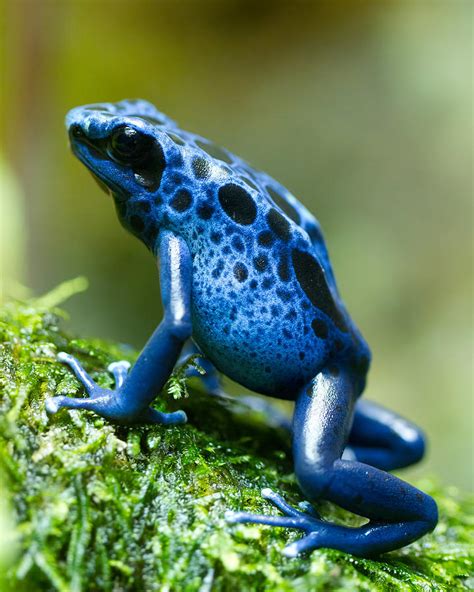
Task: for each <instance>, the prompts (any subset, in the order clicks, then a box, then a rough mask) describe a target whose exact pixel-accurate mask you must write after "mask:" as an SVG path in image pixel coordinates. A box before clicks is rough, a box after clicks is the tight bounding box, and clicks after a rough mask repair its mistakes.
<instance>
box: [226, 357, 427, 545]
mask: <svg viewBox="0 0 474 592" xmlns="http://www.w3.org/2000/svg"><path fill="white" fill-rule="evenodd" d="M352 382H353V381H352V378H351V376H350V374H349V373H347V372H346V371H345V370H344V369H343V368H340V369H334V368H331V371H323V372H321V373H320V374H318V376H317V377H316V378H315V379H314V380H313V381H312V383H311V384H310V385H309V386H308V387H306V388H305V389H303V390H302V391H301V392H300V393H299V395H298V397H297V401H296V407H295V414H294V419H293V455H294V462H295V473H296V477H297V480H298V483H299V485H300V487H301V489H302V491H303V493H304V494H305V495H306V496H307V498H308V499H310V500H316V499H321V498H322V499H326V500H328V501H331V502H333V503H335V504H337V505H339V506H341V507H343V508H345V509H346V510H349V511H351V512H354V513H355V514H358V515H360V516H364V517H366V518H369V522H368V523H367V524H365V525H363V526H361V527H358V528H348V527H345V526H341V525H339V524H333V523H331V522H327V521H324V520H321V519H320V518H318V517H317V516H314V515H313V514H305V513H299V514H298V515H295V512H296V511H297V510H295V509H294V508H291V506H287V505H283V504H282V503H281V502H280V500H278V502H279V503H277V504H276V505H278V507H279V508H280V509H281V510H282V511H283V512H284V514H285V516H261V515H252V514H249V513H246V512H232V513H230V514H228V515H227V518H228V519H229V520H230V521H231V522H240V523H243V522H257V523H261V524H273V525H276V526H286V527H295V528H298V529H300V530H303V531H304V532H305V536H304V537H303V538H301V539H299V540H297V541H295V542H294V543H291V544H290V545H288V546H287V547H286V548H285V550H284V554H285V555H287V556H289V557H294V556H296V555H298V554H299V553H301V552H304V551H311V550H313V549H317V548H321V547H325V548H333V549H339V550H341V551H345V552H346V553H351V554H353V555H356V556H360V557H372V556H377V555H380V554H381V553H385V552H388V551H392V550H394V549H398V548H400V547H403V546H405V545H407V544H409V543H411V542H413V541H415V540H416V539H418V538H419V537H421V536H423V535H424V534H426V533H427V532H430V531H431V530H433V529H434V527H435V526H436V523H437V507H436V504H435V502H434V500H433V499H432V498H431V497H429V496H428V495H426V494H425V493H423V492H422V491H420V490H418V489H416V488H415V487H413V486H411V485H409V484H408V483H405V482H403V481H402V480H400V479H398V478H397V477H395V476H393V475H390V474H389V473H386V472H385V471H382V470H380V469H378V468H375V467H372V466H370V465H368V464H364V463H361V462H359V461H356V460H354V461H348V460H343V459H342V454H343V451H344V447H345V445H346V442H347V439H348V436H349V432H350V427H351V423H352V418H353V414H354V407H355V398H356V397H355V393H354V388H353V384H352ZM272 501H273V503H275V500H272Z"/></svg>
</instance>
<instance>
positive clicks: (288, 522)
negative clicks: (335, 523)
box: [225, 488, 329, 557]
mask: <svg viewBox="0 0 474 592" xmlns="http://www.w3.org/2000/svg"><path fill="white" fill-rule="evenodd" d="M262 496H263V497H264V498H265V499H267V500H269V501H271V502H272V503H273V504H274V505H275V506H276V507H277V508H278V509H279V510H281V511H282V512H283V513H284V514H285V515H284V516H265V515H261V514H251V513H249V512H234V511H232V510H228V511H227V512H226V513H225V518H226V520H227V521H228V522H235V523H239V524H246V523H254V524H268V525H269V526H282V527H285V528H299V529H300V530H303V531H304V532H305V533H306V536H304V537H303V538H301V539H298V540H297V541H295V542H294V543H291V544H290V545H287V546H286V547H285V548H284V549H283V554H284V555H286V556H287V557H296V556H297V555H299V554H300V553H303V552H305V551H312V550H313V549H318V548H320V547H324V546H326V545H325V543H326V544H327V541H326V540H325V539H326V536H325V535H327V533H328V528H327V527H328V526H329V524H328V523H327V522H324V521H323V520H322V519H321V518H320V517H319V514H318V513H317V512H316V510H315V509H314V508H313V507H312V506H311V505H310V504H309V503H304V504H300V508H302V509H304V510H305V512H302V511H300V510H297V509H296V508H293V507H292V506H290V505H289V504H288V503H287V502H286V501H285V500H284V499H283V498H282V496H281V495H278V493H275V492H274V491H272V490H271V489H268V488H265V489H262Z"/></svg>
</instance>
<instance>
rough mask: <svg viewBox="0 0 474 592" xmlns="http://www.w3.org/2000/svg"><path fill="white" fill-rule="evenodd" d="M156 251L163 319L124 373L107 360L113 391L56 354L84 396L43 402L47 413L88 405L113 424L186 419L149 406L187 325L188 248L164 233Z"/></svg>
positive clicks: (185, 336)
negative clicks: (69, 370) (68, 367)
mask: <svg viewBox="0 0 474 592" xmlns="http://www.w3.org/2000/svg"><path fill="white" fill-rule="evenodd" d="M158 253H159V259H160V285H161V296H162V301H163V308H164V317H163V320H162V321H161V323H160V325H159V326H158V327H157V329H156V330H155V332H154V333H153V335H152V336H151V338H150V339H149V341H148V343H147V344H146V345H145V347H144V349H143V351H142V352H141V354H140V356H139V357H138V360H137V361H136V363H135V365H134V366H133V368H132V369H131V371H130V372H129V373H128V374H127V370H128V368H127V365H126V363H123V362H118V363H114V364H111V365H110V366H109V370H110V371H111V372H112V373H113V374H114V377H115V382H116V389H115V390H110V389H103V388H100V387H99V386H97V385H96V384H95V383H94V381H93V380H92V379H91V377H90V376H89V375H88V374H87V373H86V372H85V370H84V369H83V368H82V367H81V365H80V364H79V362H78V361H77V360H76V359H75V358H73V356H70V355H68V354H64V353H60V354H59V355H58V359H59V360H60V361H62V362H65V363H67V364H69V365H70V366H71V368H72V370H73V371H74V373H75V374H76V376H77V378H78V379H79V380H80V381H81V382H82V384H83V385H84V386H85V388H86V391H87V393H88V394H89V398H84V399H79V398H70V397H65V396H58V397H53V398H51V399H48V400H47V402H46V410H47V411H48V413H50V414H54V413H56V412H57V411H59V410H60V409H62V408H68V409H88V410H90V411H94V412H95V413H97V414H98V415H101V416H102V417H105V418H106V419H109V420H112V421H115V422H118V423H141V422H143V423H160V424H181V423H184V422H185V421H186V415H185V413H184V412H183V411H176V412H174V413H160V412H159V411H157V410H155V409H153V408H152V407H150V404H151V403H152V402H153V400H154V399H155V397H156V395H157V394H158V393H159V392H160V391H161V389H162V388H163V386H164V384H165V383H166V381H167V380H168V377H169V376H170V374H171V372H172V370H173V367H174V365H175V364H176V361H177V359H178V357H179V354H180V351H181V348H182V346H183V343H184V342H185V341H186V339H188V338H189V336H190V335H191V329H192V327H191V281H192V260H191V254H190V252H189V249H188V247H187V245H186V243H185V241H184V240H183V239H181V238H179V237H176V236H175V235H173V234H172V233H170V232H168V231H164V232H162V234H161V237H160V242H159V247H158Z"/></svg>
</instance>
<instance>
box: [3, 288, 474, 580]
mask: <svg viewBox="0 0 474 592" xmlns="http://www.w3.org/2000/svg"><path fill="white" fill-rule="evenodd" d="M73 290H74V286H73V287H72V288H71V285H65V286H63V287H61V288H60V289H59V290H58V291H56V292H54V293H53V294H51V295H48V296H46V297H43V298H42V299H38V300H36V301H30V302H26V303H11V304H8V305H6V306H4V308H3V309H2V310H1V312H0V447H1V448H0V462H1V469H2V481H3V483H4V487H3V489H4V491H6V493H7V496H6V497H7V505H6V506H5V505H4V506H3V513H4V516H3V519H2V521H1V522H2V526H1V528H2V532H3V535H4V537H3V540H4V543H3V544H2V545H1V550H2V552H3V555H4V557H3V564H0V570H1V571H3V573H4V579H3V582H0V585H1V586H2V588H3V589H14V590H16V591H21V590H25V591H26V590H27V591H29V592H31V591H35V590H41V591H44V590H61V591H69V590H71V591H74V592H79V591H81V590H87V591H90V590H111V591H112V590H113V591H118V590H147V591H151V590H160V591H182V590H184V591H189V592H191V591H201V592H204V591H211V590H216V591H240V590H244V591H247V590H265V591H273V590H278V591H292V590H301V591H307V590H312V591H318V590H324V591H326V590H463V589H469V587H470V585H471V586H472V585H474V579H473V578H472V576H471V574H472V551H471V550H472V532H470V531H469V516H470V515H471V516H472V513H471V514H470V513H469V507H468V504H469V500H468V499H467V496H463V495H461V494H460V493H459V492H458V491H456V490H455V489H454V488H449V489H441V488H439V487H435V486H433V485H432V484H430V483H429V482H423V483H422V484H419V485H420V486H421V487H422V488H423V489H424V490H426V491H428V492H429V493H430V494H431V495H433V496H434V497H435V498H436V500H437V502H438V504H439V508H440V515H441V517H440V523H439V525H438V527H437V529H436V530H435V532H434V533H433V534H431V535H429V536H426V537H424V538H423V539H421V540H420V541H417V542H416V543H414V544H412V545H410V546H409V547H406V548H404V549H402V550H400V551H397V552H392V553H389V554H387V555H385V556H383V558H381V559H380V560H378V561H376V560H366V559H358V558H355V557H352V556H351V555H347V554H345V553H342V552H338V551H334V550H326V549H322V550H318V551H315V552H313V553H312V554H311V555H308V556H304V557H298V558H296V559H288V558H285V557H284V556H282V554H281V550H282V548H283V547H284V546H285V545H286V544H288V543H289V542H291V541H292V540H295V539H296V538H297V537H299V536H301V534H300V533H299V532H298V531H294V530H287V529H282V528H269V527H265V526H254V525H245V526H244V525H239V526H236V525H233V526H232V525H229V524H227V523H226V522H225V521H224V512H225V510H226V509H247V510H250V511H257V512H265V513H277V510H275V509H274V508H273V507H271V506H270V505H269V504H268V502H266V501H265V500H263V499H262V497H261V496H260V490H261V489H262V487H271V488H274V489H277V490H279V491H283V492H284V495H285V496H286V497H287V499H288V500H289V501H290V502H292V503H298V502H300V501H302V496H301V493H300V492H299V490H298V487H297V486H296V483H295V480H294V477H293V475H292V466H291V454H290V448H289V442H288V441H287V438H286V436H285V434H283V433H279V432H278V431H275V430H273V429H271V428H269V427H268V426H266V425H265V423H264V422H263V421H262V420H261V418H258V417H248V418H247V415H246V414H238V413H234V412H233V410H232V409H229V408H226V407H224V406H223V405H222V404H220V403H219V402H218V401H216V400H214V399H210V398H209V397H206V396H205V395H204V394H203V393H202V392H201V391H200V390H199V386H194V387H192V388H190V396H189V398H187V399H182V400H180V401H178V402H176V401H173V400H172V399H171V397H170V396H169V395H167V394H166V393H165V394H163V396H162V397H160V398H159V402H158V405H159V408H160V409H168V410H169V409H171V408H177V407H181V408H184V409H185V410H186V412H187V413H188V416H189V419H190V421H189V423H188V424H187V425H185V426H180V427H175V428H164V427H160V426H158V427H157V426H153V427H150V426H148V427H145V426H143V427H133V428H130V427H117V426H113V425H110V424H108V423H107V422H105V421H104V420H102V419H100V418H98V417H97V416H94V415H93V414H90V413H87V412H77V411H63V412H61V413H60V414H58V415H57V416H55V417H54V418H52V419H50V418H48V417H47V415H46V413H45V407H44V400H45V398H46V397H48V396H52V395H54V394H59V393H62V394H71V395H73V394H75V393H80V392H82V389H81V386H80V384H79V383H78V382H77V381H76V379H75V378H74V376H73V375H72V373H71V371H70V370H69V369H68V368H67V367H65V366H63V365H61V364H59V363H58V362H57V361H56V354H57V352H58V351H62V350H64V351H67V352H70V353H72V354H74V355H76V356H78V357H79V358H80V359H81V361H82V362H83V364H84V365H85V367H86V368H87V369H88V370H89V372H90V373H91V374H92V376H93V377H94V378H95V379H96V380H97V382H98V383H99V384H101V385H102V386H112V379H111V376H110V375H109V374H108V373H107V372H106V371H105V368H106V367H107V364H108V363H110V362H111V361H114V360H117V359H122V358H128V359H130V360H133V359H134V357H135V354H134V352H131V351H130V350H125V351H124V348H121V347H119V346H117V345H114V344H109V343H104V342H102V341H99V340H85V339H72V338H71V337H70V336H69V335H68V334H67V333H65V332H64V331H63V330H62V329H61V328H60V325H59V321H60V317H61V316H62V313H61V311H60V310H58V309H57V308H56V306H57V305H58V303H59V301H60V300H61V299H62V298H63V297H64V296H65V295H67V293H68V292H71V291H73ZM3 498H4V499H5V496H3ZM6 508H8V509H7V510H6ZM318 509H319V510H320V511H321V513H322V514H323V516H325V517H327V518H330V519H333V520H334V519H335V520H340V519H341V518H343V519H344V520H345V521H346V523H347V522H349V523H352V524H355V523H357V520H358V518H357V517H354V516H351V515H349V514H347V513H342V512H341V510H338V509H337V508H335V507H333V506H331V505H330V504H326V503H324V504H318ZM8 524H10V530H9V531H8V530H6V529H7V526H6V525H8ZM471 526H472V522H471ZM470 578H471V579H470Z"/></svg>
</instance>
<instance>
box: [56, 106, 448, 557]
mask: <svg viewBox="0 0 474 592" xmlns="http://www.w3.org/2000/svg"><path fill="white" fill-rule="evenodd" d="M66 125H67V130H68V134H69V138H70V142H71V146H72V150H73V152H74V154H75V155H76V156H77V157H78V158H79V160H80V161H81V162H82V163H84V164H85V165H86V167H87V168H88V169H89V170H90V171H91V172H92V174H93V176H94V177H95V178H96V180H97V181H98V183H99V185H100V186H101V187H102V188H103V189H104V190H105V191H106V192H107V193H108V194H110V195H111V196H112V198H113V201H114V203H115V207H116V210H117V215H118V217H119V219H120V222H121V223H122V225H123V226H124V227H125V228H126V229H127V230H129V231H130V232H131V233H132V234H134V235H135V236H136V237H137V238H139V239H140V240H141V241H143V242H144V243H145V245H146V246H147V247H148V248H149V249H150V251H151V252H152V253H153V255H154V256H155V257H156V259H157V261H159V277H160V285H161V295H162V301H163V308H164V316H163V320H162V321H161V323H160V324H159V325H158V327H157V329H156V330H155V332H154V333H153V335H152V336H151V337H150V339H149V341H148V343H147V344H146V345H145V348H144V349H143V351H142V353H141V354H140V356H139V357H138V360H137V361H136V363H135V365H134V366H133V367H132V368H131V369H130V371H128V370H129V366H128V364H127V363H125V362H116V363H114V364H111V365H110V366H109V371H110V372H111V373H112V374H113V376H114V379H115V384H116V388H115V390H109V389H103V388H100V387H98V386H97V385H96V384H95V383H94V381H93V380H92V379H91V377H90V376H89V375H88V374H87V373H86V372H85V371H84V369H83V368H82V367H81V366H80V364H79V363H78V361H77V360H76V359H75V358H73V357H72V356H71V355H69V354H66V353H60V354H59V355H58V359H59V360H60V361H61V362H64V363H66V364H68V365H69V366H70V367H71V369H72V370H73V372H74V373H75V375H76V376H77V378H78V379H79V380H80V381H81V382H82V384H83V385H84V387H85V389H86V391H87V393H88V395H89V396H88V397H87V398H69V397H66V396H57V397H54V398H50V399H49V400H48V401H47V411H48V412H49V413H51V414H53V413H56V412H57V411H58V410H60V409H62V408H68V409H88V410H90V411H94V412H95V413H97V414H99V415H101V416H102V417H104V418H106V419H108V420H110V421H113V422H118V423H124V424H131V423H142V422H143V423H147V422H148V423H155V424H163V425H178V424H182V423H184V422H185V421H186V415H185V414H184V412H182V411H177V412H173V413H160V412H158V411H157V410H155V409H154V408H153V407H151V406H150V405H151V404H152V402H153V400H154V399H155V397H156V396H157V393H159V392H160V391H161V389H162V387H163V385H164V384H165V382H166V381H167V379H168V377H169V376H170V373H171V372H172V370H173V367H174V366H175V364H176V362H177V360H178V358H179V356H180V353H181V351H182V349H183V346H184V345H185V344H186V342H187V341H188V340H191V339H192V345H191V346H190V347H193V348H196V351H198V352H201V353H203V354H204V355H205V357H206V359H207V360H208V361H209V365H211V364H212V372H213V373H211V374H209V375H208V376H207V377H206V381H207V384H208V387H209V390H210V391H212V390H215V389H216V388H217V387H216V383H217V377H216V374H215V369H217V370H219V371H220V372H222V373H223V374H225V375H227V376H228V377H229V378H231V379H233V380H234V381H236V382H238V383H240V384H241V385H243V386H245V387H247V388H249V389H251V390H253V391H256V392H257V393H260V394H264V395H270V396H272V397H278V398H281V399H287V400H292V401H295V409H294V416H293V422H292V427H291V430H292V441H293V460H294V470H295V474H296V478H297V481H298V484H299V487H300V488H301V491H302V492H303V494H304V495H305V497H306V498H307V499H308V500H311V501H313V500H318V499H325V500H330V501H331V502H334V503H335V504H338V505H339V506H342V507H343V508H345V509H347V510H350V511H351V512H354V513H356V514H359V515H360V516H364V517H366V518H368V522H367V523H366V524H364V525H363V526H360V527H358V528H349V527H346V526H341V525H340V524H333V523H331V522H327V521H325V520H322V519H321V518H320V517H319V516H318V514H317V513H316V512H315V511H314V510H312V509H310V508H309V507H308V506H305V509H304V511H303V510H302V509H295V508H293V507H291V506H290V505H288V503H286V502H285V500H284V499H283V498H282V497H281V496H280V495H279V494H277V493H275V492H274V491H272V490H269V489H264V490H263V491H262V495H263V496H264V497H265V498H266V499H268V500H269V501H270V502H271V503H272V504H274V505H275V506H276V507H277V508H278V509H279V510H281V515H278V516H275V515H271V516H265V515H256V514H251V513H247V512H245V511H242V512H234V511H228V512H227V513H226V518H227V519H228V520H229V521H230V522H234V523H235V522H237V523H249V522H250V523H260V524H268V525H273V526H280V527H287V528H288V527H289V528H297V529H300V530H301V531H303V536H302V538H300V539H298V540H297V541H296V542H294V543H292V544H290V545H288V546H287V547H286V548H285V549H284V554H285V555H287V556H288V557H294V556H296V555H297V554H299V553H301V552H304V551H311V550H313V549H317V548H320V547H330V548H334V549H340V550H343V551H346V552H348V553H352V554H354V555H358V556H362V557H367V556H374V555H378V554H380V553H384V552H386V551H391V550H393V549H398V548H399V547H402V546H404V545H407V544H408V543H411V542H412V541H414V540H416V539H418V538H419V537H421V536H422V535H424V534H426V533H427V532H430V531H431V530H433V528H434V527H435V525H436V522H437V508H436V504H435V502H434V501H433V499H432V498H431V497H429V496H428V495H426V494H425V493H423V492H422V491H419V490H418V489H416V488H415V487H413V486H411V485H409V484H408V483H405V482H404V481H402V480H400V479H398V478H397V477H395V476H393V475H391V474H390V473H388V472H387V471H390V470H392V469H398V468H401V467H405V466H407V465H410V464H412V463H414V462H416V461H418V460H420V459H421V457H422V456H423V453H424V447H425V445H424V438H423V435H422V433H421V431H420V430H419V429H418V428H417V427H416V426H414V425H413V424H411V423H410V422H408V421H406V420H405V419H402V418H401V417H399V416H398V415H396V414H395V413H392V412H391V411H388V410H387V409H384V408H382V407H380V406H378V405H375V404H374V403H370V402H368V401H362V400H360V395H361V393H362V391H363V390H364V387H365V383H366V376H367V372H368V369H369V363H370V351H369V348H368V346H367V344H366V342H365V341H364V338H363V337H362V335H361V333H360V332H359V330H358V329H357V327H356V325H355V324H354V322H353V321H352V319H351V317H350V316H349V314H348V312H347V310H346V308H345V306H344V304H343V302H342V300H341V297H340V295H339V292H338V290H337V287H336V281H335V279H334V274H333V270H332V268H331V263H330V261H329V256H328V252H327V250H326V245H325V243H324V239H323V236H322V234H321V230H320V226H319V224H318V222H317V220H316V219H315V218H314V217H313V216H312V215H311V214H310V213H309V212H308V210H307V209H306V208H305V207H304V206H302V205H301V204H300V203H299V201H298V200H297V199H296V198H295V197H294V196H293V195H292V194H291V193H290V192H289V191H288V190H287V189H285V187H283V186H282V185H280V184H279V183H278V182H277V181H275V180H274V179H272V178H271V177H269V176H268V175H266V174H265V173H262V172H260V171H257V170H255V169H253V168H252V167H250V166H249V165H248V164H247V163H246V162H245V161H244V160H242V159H241V158H239V157H237V156H235V155H234V154H231V153H230V152H228V151H227V150H224V149H222V148H219V147H218V146H216V145H214V144H213V143H211V142H209V141H208V140H206V139H204V138H202V137H200V136H197V135H195V134H192V133H189V132H185V131H183V130H182V129H180V128H179V127H178V125H177V124H176V123H175V122H174V121H172V120H171V119H169V118H168V117H167V116H166V115H163V114H162V113H160V112H159V111H158V110H157V109H156V108H155V107H154V106H153V105H151V104H150V103H148V102H146V101H142V100H127V101H121V102H119V103H103V104H102V103H101V104H94V105H87V106H84V107H77V108H75V109H73V110H72V111H70V112H69V113H68V115H67V119H66ZM186 347H188V345H186Z"/></svg>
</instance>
